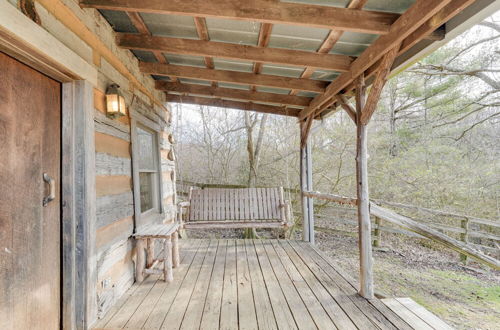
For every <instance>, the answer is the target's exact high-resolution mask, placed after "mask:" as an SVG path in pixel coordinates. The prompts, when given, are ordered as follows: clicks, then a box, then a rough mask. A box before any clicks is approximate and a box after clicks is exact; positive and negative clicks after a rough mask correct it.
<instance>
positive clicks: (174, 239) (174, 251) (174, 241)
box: [172, 232, 180, 268]
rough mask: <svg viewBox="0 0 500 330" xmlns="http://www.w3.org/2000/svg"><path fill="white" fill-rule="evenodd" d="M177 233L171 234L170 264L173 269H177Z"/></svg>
mask: <svg viewBox="0 0 500 330" xmlns="http://www.w3.org/2000/svg"><path fill="white" fill-rule="evenodd" d="M179 262H180V260H179V233H178V232H175V233H173V234H172V263H173V267H174V268H176V267H179Z"/></svg>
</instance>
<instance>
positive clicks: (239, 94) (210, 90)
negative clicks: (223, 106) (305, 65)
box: [156, 80, 311, 107]
mask: <svg viewBox="0 0 500 330" xmlns="http://www.w3.org/2000/svg"><path fill="white" fill-rule="evenodd" d="M156 89H158V90H161V91H165V92H175V93H179V94H191V95H193V94H194V95H206V96H215V97H221V98H229V99H237V100H245V101H255V102H268V103H275V104H286V105H293V106H301V107H306V106H307V105H308V104H309V102H310V101H311V98H309V97H303V96H293V95H284V94H276V93H265V92H256V91H253V90H241V89H234V88H223V87H211V86H203V85H194V84H181V83H172V82H168V81H158V80H157V81H156Z"/></svg>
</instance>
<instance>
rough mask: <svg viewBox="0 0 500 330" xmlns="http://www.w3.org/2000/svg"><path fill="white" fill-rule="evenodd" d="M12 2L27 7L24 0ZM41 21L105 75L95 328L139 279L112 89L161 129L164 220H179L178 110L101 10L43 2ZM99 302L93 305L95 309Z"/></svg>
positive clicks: (98, 138) (125, 129)
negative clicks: (108, 97)
mask: <svg viewBox="0 0 500 330" xmlns="http://www.w3.org/2000/svg"><path fill="white" fill-rule="evenodd" d="M0 1H6V2H9V3H10V4H11V5H12V6H13V7H15V8H17V9H19V10H20V11H21V9H20V7H21V5H20V1H19V0H8V1H7V0H0ZM35 9H36V13H37V15H38V18H39V20H38V23H39V25H40V26H41V27H43V28H44V29H45V30H46V31H48V32H49V33H50V34H51V35H52V36H54V37H55V38H56V39H58V40H59V41H61V42H62V43H63V44H64V45H65V46H66V47H68V48H69V49H71V50H72V51H73V52H75V53H76V54H77V55H79V56H80V57H81V58H82V59H84V60H85V61H86V62H88V63H89V64H90V65H92V66H93V67H95V68H96V69H97V71H98V77H97V81H96V82H92V83H93V85H94V86H93V87H94V124H95V152H96V153H95V173H96V177H95V187H96V201H95V202H96V220H95V222H96V223H95V226H94V227H95V228H96V231H95V233H94V234H95V235H94V237H93V239H91V240H90V241H91V242H92V241H93V242H95V248H94V249H93V250H94V251H95V254H94V256H93V259H94V260H95V269H91V270H90V272H91V273H94V274H95V275H94V276H93V277H94V279H95V281H96V283H95V285H93V286H92V285H91V287H92V288H90V289H91V290H93V289H94V288H95V292H94V293H93V294H91V296H92V295H94V296H95V298H94V297H91V299H90V300H91V301H90V303H89V304H90V305H91V306H88V308H89V310H90V312H89V313H88V314H89V320H90V322H89V323H92V322H93V321H94V320H96V319H97V318H98V317H100V316H102V315H104V314H105V312H106V311H107V310H108V309H109V308H110V307H111V306H112V305H113V304H114V303H115V302H116V301H117V299H119V298H120V296H121V295H122V294H123V293H124V292H125V291H126V290H127V289H128V288H129V287H130V286H131V285H132V284H133V282H134V259H135V251H134V246H135V243H134V241H133V239H132V238H131V234H132V232H133V230H134V199H133V194H132V191H133V190H132V165H131V164H132V163H131V144H130V141H131V136H130V131H131V129H130V118H129V117H128V116H125V117H121V118H119V119H110V118H108V117H106V107H105V106H106V105H105V91H106V88H107V86H108V85H109V84H111V83H117V84H119V85H120V86H121V91H122V93H123V94H124V96H125V99H126V103H127V106H128V110H129V111H130V110H133V111H135V112H137V113H139V114H141V115H142V116H144V117H146V118H148V119H150V120H152V121H154V122H155V123H157V124H158V125H159V126H160V127H161V132H160V150H161V152H160V157H161V173H162V175H161V177H162V190H161V191H162V196H161V197H162V198H161V200H162V205H161V209H162V210H163V215H162V220H163V221H164V222H171V221H173V220H174V218H175V207H174V202H175V197H174V196H175V184H174V182H175V168H174V161H173V149H172V143H171V142H172V141H173V140H172V137H171V134H172V132H171V127H170V113H169V111H168V109H167V108H166V102H165V96H164V95H163V93H162V92H160V91H157V90H155V88H154V81H153V79H152V78H151V77H150V76H148V75H144V74H142V73H141V72H140V70H139V67H138V61H137V59H136V58H135V56H134V55H133V54H132V53H131V52H130V51H128V50H124V49H120V48H118V47H117V45H116V43H115V32H114V31H113V29H112V27H111V26H110V25H109V23H108V22H107V21H106V20H105V19H104V18H103V17H102V16H101V14H100V13H99V12H98V11H97V10H95V9H81V8H80V7H79V5H78V1H75V0H38V1H35ZM92 305H93V306H92Z"/></svg>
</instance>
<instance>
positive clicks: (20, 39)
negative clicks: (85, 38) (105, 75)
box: [0, 1, 98, 329]
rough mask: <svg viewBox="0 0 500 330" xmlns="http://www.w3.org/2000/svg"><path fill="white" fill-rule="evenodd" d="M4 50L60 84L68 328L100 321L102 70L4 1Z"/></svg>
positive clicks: (63, 310) (0, 15) (0, 24)
mask: <svg viewBox="0 0 500 330" xmlns="http://www.w3.org/2000/svg"><path fill="white" fill-rule="evenodd" d="M0 51H2V52H4V53H6V54H7V55H9V56H11V57H13V58H15V59H16V60H18V61H20V62H22V63H24V64H26V65H28V66H29V67H31V68H33V69H35V70H37V71H40V72H42V73H43V74H45V75H47V76H48V77H50V78H52V79H54V80H56V81H58V82H60V83H61V84H62V88H61V174H60V175H61V185H60V187H61V190H60V191H61V219H60V221H61V298H60V302H61V306H60V315H61V320H60V325H61V328H63V329H87V328H89V327H90V326H91V325H92V323H93V322H94V321H95V319H96V315H97V298H96V285H97V273H96V260H95V236H96V230H95V224H96V214H95V213H96V195H95V144H94V134H95V132H94V96H93V86H96V85H97V75H98V72H97V69H96V68H95V67H93V66H92V65H90V64H89V63H87V62H86V61H85V60H84V59H83V58H81V57H80V56H79V55H78V54H76V53H75V52H73V51H72V50H71V49H69V48H68V47H66V46H65V45H64V44H63V43H62V42H61V41H59V40H58V39H56V38H55V37H54V36H52V35H51V34H50V33H49V32H47V31H46V30H45V29H43V28H42V27H40V26H39V25H37V24H36V23H34V22H33V21H31V20H30V19H29V18H27V17H26V16H25V15H23V14H22V13H21V12H20V11H19V10H18V9H16V8H15V7H14V6H12V5H11V4H10V3H9V2H7V1H0Z"/></svg>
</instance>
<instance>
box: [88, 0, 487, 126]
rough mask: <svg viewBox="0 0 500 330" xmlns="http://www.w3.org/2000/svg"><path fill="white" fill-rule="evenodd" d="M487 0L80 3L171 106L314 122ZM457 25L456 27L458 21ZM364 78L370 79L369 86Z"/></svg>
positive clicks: (109, 0)
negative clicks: (392, 54) (384, 61)
mask: <svg viewBox="0 0 500 330" xmlns="http://www.w3.org/2000/svg"><path fill="white" fill-rule="evenodd" d="M491 1H493V0H490V1H488V0H445V1H431V0H403V1H390V0H282V1H277V0H276V1H274V0H254V1H247V0H238V1H229V0H206V1H203V2H200V1H195V0H172V1H163V2H162V1H156V0H141V1H133V0H81V1H80V4H81V5H82V6H83V7H94V8H98V9H99V10H100V12H101V13H102V15H103V16H104V17H105V18H106V19H107V20H108V22H109V23H110V24H111V25H112V26H113V27H114V29H115V31H116V32H120V33H118V34H117V42H118V45H119V46H120V47H123V48H127V49H131V51H132V52H133V53H134V54H135V55H136V57H137V58H138V59H139V61H140V62H141V63H140V64H141V70H142V71H143V72H145V73H150V74H151V75H152V76H153V78H155V79H156V80H158V83H157V85H156V87H157V89H160V90H163V91H165V92H166V93H167V99H168V100H169V101H171V102H183V103H195V104H204V105H216V106H228V107H232V108H236V109H242V110H254V111H261V112H267V113H275V114H281V115H291V116H297V117H299V118H300V119H305V118H307V117H314V118H318V117H319V116H322V115H324V114H326V113H328V112H331V111H332V109H335V108H337V106H338V104H337V102H336V100H337V99H336V97H335V96H336V95H337V94H346V93H349V92H350V91H352V89H353V88H354V87H353V84H352V82H353V80H354V79H355V78H356V77H357V76H359V75H360V74H362V73H364V74H365V76H366V77H370V76H372V75H373V74H374V73H375V72H376V71H377V70H378V68H379V65H380V61H379V60H380V58H381V57H382V56H383V55H384V54H385V53H387V52H388V51H390V50H391V49H392V48H394V47H395V46H396V45H399V44H401V45H402V46H401V48H400V51H399V53H398V54H399V58H400V60H398V59H396V61H395V63H396V64H395V65H394V66H393V68H392V69H393V70H394V69H395V68H396V67H397V66H398V65H400V64H402V63H404V62H405V60H407V59H408V58H411V57H412V56H413V55H414V54H415V53H417V52H418V51H421V50H422V47H421V46H420V44H425V47H429V46H430V45H431V44H432V43H433V42H434V41H436V40H441V39H443V38H444V36H445V34H444V30H445V26H444V24H446V23H447V22H448V21H449V20H451V19H452V18H453V17H454V16H455V15H457V14H458V13H460V12H461V11H462V10H463V9H465V8H467V7H468V6H470V5H472V4H474V3H483V4H484V6H486V5H488V4H489V3H490V2H491ZM455 25H457V24H455ZM368 82H370V80H368Z"/></svg>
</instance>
